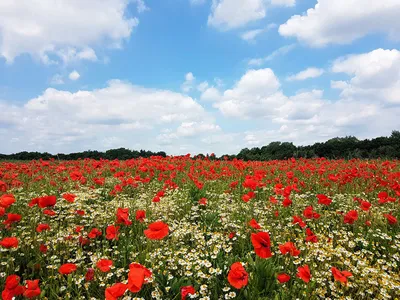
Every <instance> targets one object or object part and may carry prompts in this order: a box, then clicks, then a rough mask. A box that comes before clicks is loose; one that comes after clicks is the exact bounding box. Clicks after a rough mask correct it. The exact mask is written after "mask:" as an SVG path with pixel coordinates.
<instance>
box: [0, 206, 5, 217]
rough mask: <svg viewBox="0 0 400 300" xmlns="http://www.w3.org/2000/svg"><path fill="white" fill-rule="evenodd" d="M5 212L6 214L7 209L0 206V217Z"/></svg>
mask: <svg viewBox="0 0 400 300" xmlns="http://www.w3.org/2000/svg"><path fill="white" fill-rule="evenodd" d="M5 214H6V209H5V208H4V207H1V206H0V217H2V216H4V215H5Z"/></svg>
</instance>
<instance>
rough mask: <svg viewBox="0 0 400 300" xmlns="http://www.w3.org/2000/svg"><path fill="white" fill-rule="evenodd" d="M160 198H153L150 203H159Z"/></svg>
mask: <svg viewBox="0 0 400 300" xmlns="http://www.w3.org/2000/svg"><path fill="white" fill-rule="evenodd" d="M160 200H161V199H160V197H158V196H155V197H154V198H153V200H151V202H155V203H156V202H160Z"/></svg>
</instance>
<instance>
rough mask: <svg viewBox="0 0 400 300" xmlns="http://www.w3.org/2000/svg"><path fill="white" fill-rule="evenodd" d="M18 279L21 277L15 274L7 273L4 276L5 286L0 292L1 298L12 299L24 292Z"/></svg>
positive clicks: (4, 299)
mask: <svg viewBox="0 0 400 300" xmlns="http://www.w3.org/2000/svg"><path fill="white" fill-rule="evenodd" d="M20 280H21V278H20V277H19V276H17V275H9V276H8V277H7V278H6V284H5V287H4V290H3V292H2V293H1V297H2V299H3V300H12V299H14V297H16V296H19V295H22V294H23V293H24V292H25V287H24V286H22V285H20V284H19V282H20Z"/></svg>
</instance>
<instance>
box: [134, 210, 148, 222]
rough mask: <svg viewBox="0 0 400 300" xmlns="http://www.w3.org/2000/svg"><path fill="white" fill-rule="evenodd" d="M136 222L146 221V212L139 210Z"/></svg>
mask: <svg viewBox="0 0 400 300" xmlns="http://www.w3.org/2000/svg"><path fill="white" fill-rule="evenodd" d="M135 218H136V220H137V221H139V222H143V221H144V219H145V218H146V211H144V210H137V211H136V217H135Z"/></svg>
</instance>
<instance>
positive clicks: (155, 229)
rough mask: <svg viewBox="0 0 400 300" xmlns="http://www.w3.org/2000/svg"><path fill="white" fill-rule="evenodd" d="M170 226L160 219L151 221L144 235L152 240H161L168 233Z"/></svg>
mask: <svg viewBox="0 0 400 300" xmlns="http://www.w3.org/2000/svg"><path fill="white" fill-rule="evenodd" d="M168 232H169V228H168V225H167V224H165V223H164V222H161V221H158V222H154V223H151V224H150V225H149V227H148V229H145V230H144V235H145V236H146V237H147V238H149V239H151V240H161V239H163V238H165V237H166V236H167V235H168Z"/></svg>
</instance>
